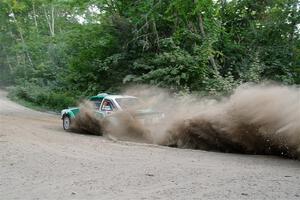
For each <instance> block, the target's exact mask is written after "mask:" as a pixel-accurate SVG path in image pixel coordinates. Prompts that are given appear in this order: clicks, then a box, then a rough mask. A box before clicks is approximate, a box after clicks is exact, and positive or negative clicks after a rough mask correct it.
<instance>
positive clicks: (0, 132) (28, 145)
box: [0, 90, 300, 200]
mask: <svg viewBox="0 0 300 200" xmlns="http://www.w3.org/2000/svg"><path fill="white" fill-rule="evenodd" d="M5 96H6V92H4V91H1V90H0V199H3V200H8V199H22V200H23V199H300V161H295V160H288V159H283V158H278V157H272V156H254V155H237V154H224V153H215V152H205V151H196V150H188V149H175V148H168V147H160V146H156V145H147V144H138V143H130V142H113V141H110V140H107V139H105V138H103V137H99V136H91V135H81V134H76V133H68V132H64V131H63V129H62V125H61V120H60V118H59V116H55V115H50V114H46V113H41V112H37V111H33V110H30V109H28V108H24V107H22V106H20V105H18V104H16V103H14V102H11V101H9V100H8V99H7V98H6V97H5Z"/></svg>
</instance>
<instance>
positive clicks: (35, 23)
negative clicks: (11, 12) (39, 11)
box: [32, 1, 38, 30]
mask: <svg viewBox="0 0 300 200" xmlns="http://www.w3.org/2000/svg"><path fill="white" fill-rule="evenodd" d="M32 10H33V19H34V25H35V28H36V30H38V24H37V20H36V12H35V5H34V1H32Z"/></svg>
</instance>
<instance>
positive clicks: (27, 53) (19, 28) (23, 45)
mask: <svg viewBox="0 0 300 200" xmlns="http://www.w3.org/2000/svg"><path fill="white" fill-rule="evenodd" d="M10 11H11V13H12V17H13V19H14V21H15V23H16V26H17V30H18V32H19V34H20V38H21V42H22V48H23V51H24V53H25V55H26V57H27V59H28V61H29V63H30V65H31V67H33V63H32V60H31V57H30V55H29V52H28V50H27V48H26V43H25V40H24V37H23V33H22V29H21V27H20V26H19V24H18V21H17V19H16V17H15V13H14V12H13V10H12V8H11V9H10Z"/></svg>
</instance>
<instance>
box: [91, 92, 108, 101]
mask: <svg viewBox="0 0 300 200" xmlns="http://www.w3.org/2000/svg"><path fill="white" fill-rule="evenodd" d="M107 95H108V94H107V93H99V94H97V95H95V96H91V97H90V98H89V99H90V100H94V99H95V100H97V99H103V98H104V97H106V96H107Z"/></svg>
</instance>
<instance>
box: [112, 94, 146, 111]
mask: <svg viewBox="0 0 300 200" xmlns="http://www.w3.org/2000/svg"><path fill="white" fill-rule="evenodd" d="M116 101H117V103H118V104H119V105H120V107H121V108H122V109H124V110H127V109H134V110H136V109H141V108H143V107H144V104H143V102H142V101H141V100H139V99H138V98H135V97H126V98H116Z"/></svg>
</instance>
